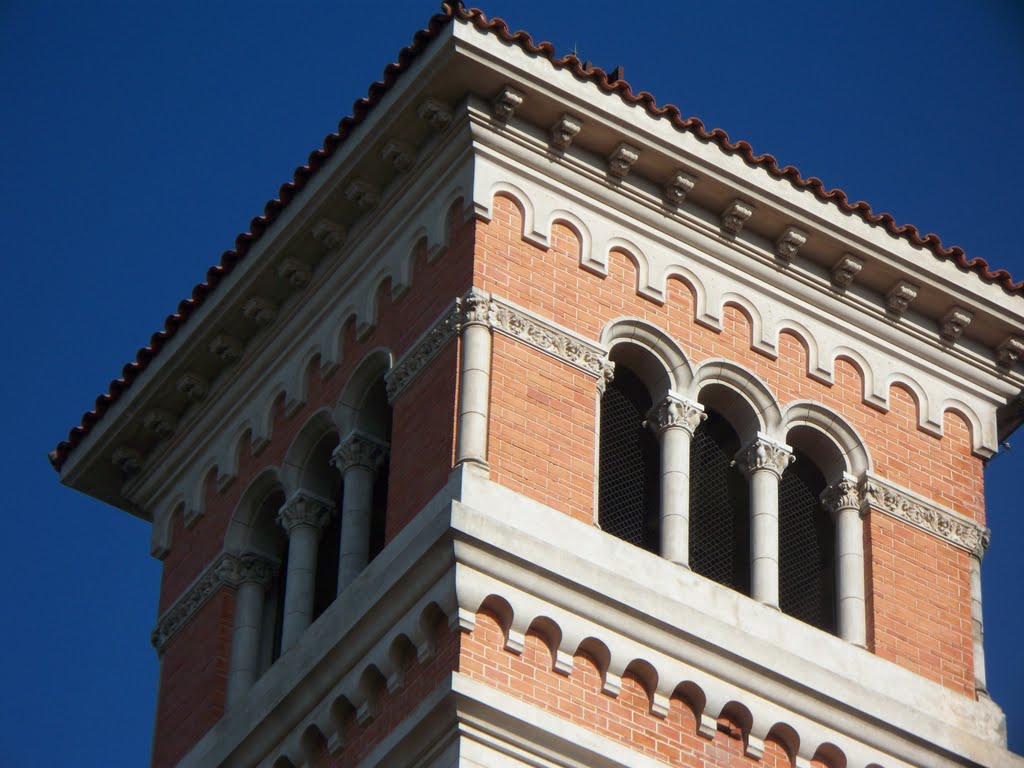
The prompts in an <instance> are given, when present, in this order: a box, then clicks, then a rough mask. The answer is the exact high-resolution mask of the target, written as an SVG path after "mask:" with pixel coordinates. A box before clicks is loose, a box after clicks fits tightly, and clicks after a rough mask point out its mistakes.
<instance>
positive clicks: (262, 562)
mask: <svg viewBox="0 0 1024 768" xmlns="http://www.w3.org/2000/svg"><path fill="white" fill-rule="evenodd" d="M277 569H278V563H277V561H276V560H271V559H270V558H269V557H264V556H263V555H259V554H256V553H255V552H247V553H246V554H244V555H242V556H241V557H239V558H238V560H237V565H236V567H235V577H234V581H235V583H236V584H246V583H251V584H259V585H260V586H261V587H263V588H264V589H266V588H268V587H269V586H270V585H271V584H272V583H273V582H274V576H276V575H277Z"/></svg>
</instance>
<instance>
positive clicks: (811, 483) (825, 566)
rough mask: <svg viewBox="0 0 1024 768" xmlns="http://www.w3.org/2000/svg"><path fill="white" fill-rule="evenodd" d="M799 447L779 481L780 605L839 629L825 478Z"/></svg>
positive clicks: (798, 615)
mask: <svg viewBox="0 0 1024 768" xmlns="http://www.w3.org/2000/svg"><path fill="white" fill-rule="evenodd" d="M793 453H794V456H795V457H796V461H794V462H793V463H792V464H791V465H790V466H789V467H788V468H787V469H786V471H785V473H784V474H783V476H782V484H781V485H780V486H779V607H780V608H781V609H782V611H783V612H784V613H787V614H789V615H790V616H793V617H795V618H797V619H800V620H801V621H805V622H807V623H808V624H812V625H814V626H815V627H818V628H819V629H823V630H825V631H826V632H832V633H833V634H834V633H835V631H836V620H835V531H834V528H833V523H832V518H831V516H830V515H829V513H828V511H827V510H826V509H825V506H824V505H823V504H822V503H821V493H822V492H823V491H824V490H825V485H826V483H825V478H824V476H823V475H822V474H821V471H820V470H819V469H818V468H817V466H815V464H814V462H813V461H812V460H811V458H810V457H809V456H808V455H807V454H806V453H804V452H803V451H800V450H799V449H796V450H794V452H793Z"/></svg>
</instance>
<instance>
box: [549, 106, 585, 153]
mask: <svg viewBox="0 0 1024 768" xmlns="http://www.w3.org/2000/svg"><path fill="white" fill-rule="evenodd" d="M581 128H583V121H582V120H581V119H580V118H578V117H575V116H574V115H570V114H564V115H562V117H561V118H560V119H559V121H558V122H557V123H555V124H554V125H553V126H552V127H551V144H552V145H553V146H555V147H557V148H558V149H568V148H569V145H571V144H572V141H573V139H575V138H576V134H578V133H579V132H580V129H581Z"/></svg>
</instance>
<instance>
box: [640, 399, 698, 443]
mask: <svg viewBox="0 0 1024 768" xmlns="http://www.w3.org/2000/svg"><path fill="white" fill-rule="evenodd" d="M707 417H708V415H707V414H706V413H704V406H702V405H700V404H699V403H691V402H690V401H689V400H683V399H682V398H681V397H679V396H678V395H673V394H669V395H668V396H666V397H665V399H664V400H662V401H661V402H660V403H655V404H654V407H653V408H651V410H650V411H649V412H648V414H647V425H648V426H649V427H650V428H651V429H653V430H654V431H655V432H663V431H664V430H666V429H669V428H670V427H680V428H682V429H685V430H686V431H687V432H688V433H689V434H690V436H691V437H692V436H693V431H694V430H695V429H697V427H698V426H699V425H700V423H701V422H702V421H704V419H706V418H707Z"/></svg>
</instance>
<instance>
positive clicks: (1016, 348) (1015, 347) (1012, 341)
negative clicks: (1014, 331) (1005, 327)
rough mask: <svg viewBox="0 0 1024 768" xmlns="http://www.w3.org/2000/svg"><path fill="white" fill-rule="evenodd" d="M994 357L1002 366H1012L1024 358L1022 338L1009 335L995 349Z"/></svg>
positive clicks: (1023, 340)
mask: <svg viewBox="0 0 1024 768" xmlns="http://www.w3.org/2000/svg"><path fill="white" fill-rule="evenodd" d="M996 359H997V360H998V361H999V365H1001V366H1002V367H1003V368H1013V366H1015V365H1017V364H1018V363H1020V361H1021V359H1024V339H1022V338H1021V337H1020V336H1011V337H1010V338H1008V339H1007V340H1006V341H1004V342H1003V343H1002V344H1000V345H999V347H998V348H997V349H996Z"/></svg>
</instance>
